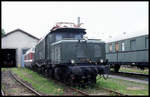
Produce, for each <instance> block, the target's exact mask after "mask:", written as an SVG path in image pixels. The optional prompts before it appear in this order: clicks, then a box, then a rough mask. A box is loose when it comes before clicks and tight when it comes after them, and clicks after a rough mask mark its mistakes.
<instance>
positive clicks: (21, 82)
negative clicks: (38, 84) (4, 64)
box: [9, 71, 41, 96]
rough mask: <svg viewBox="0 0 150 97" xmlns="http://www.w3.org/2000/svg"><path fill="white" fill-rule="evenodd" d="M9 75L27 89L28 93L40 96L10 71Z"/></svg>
mask: <svg viewBox="0 0 150 97" xmlns="http://www.w3.org/2000/svg"><path fill="white" fill-rule="evenodd" d="M9 72H10V74H11V75H12V77H13V78H14V79H15V80H16V81H17V82H19V83H20V84H22V85H23V86H24V87H26V88H27V89H29V90H30V91H32V93H34V94H36V95H37V96H41V94H40V93H38V92H37V91H35V90H34V89H33V88H31V87H30V86H28V85H26V84H25V83H24V82H23V81H21V80H20V79H18V78H17V77H16V76H15V75H14V74H13V73H12V72H11V71H9Z"/></svg>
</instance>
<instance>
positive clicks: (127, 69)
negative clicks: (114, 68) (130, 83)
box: [119, 67, 149, 74]
mask: <svg viewBox="0 0 150 97" xmlns="http://www.w3.org/2000/svg"><path fill="white" fill-rule="evenodd" d="M119 71H120V72H133V73H141V74H149V69H148V68H146V69H144V70H141V69H138V68H127V67H121V68H120V69H119Z"/></svg>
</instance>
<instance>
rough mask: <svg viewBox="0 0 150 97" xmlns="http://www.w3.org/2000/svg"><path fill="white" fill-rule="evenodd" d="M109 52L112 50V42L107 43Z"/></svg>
mask: <svg viewBox="0 0 150 97" xmlns="http://www.w3.org/2000/svg"><path fill="white" fill-rule="evenodd" d="M109 52H112V44H109Z"/></svg>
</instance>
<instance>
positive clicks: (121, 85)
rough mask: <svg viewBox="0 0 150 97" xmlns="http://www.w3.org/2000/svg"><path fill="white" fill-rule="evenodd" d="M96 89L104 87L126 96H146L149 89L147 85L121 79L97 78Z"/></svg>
mask: <svg viewBox="0 0 150 97" xmlns="http://www.w3.org/2000/svg"><path fill="white" fill-rule="evenodd" d="M96 85H97V86H98V87H104V88H108V89H112V90H115V91H118V92H120V93H122V94H126V95H148V91H149V87H148V85H147V84H143V83H136V82H131V81H127V80H122V79H115V78H108V79H107V80H105V79H103V78H100V76H97V83H96Z"/></svg>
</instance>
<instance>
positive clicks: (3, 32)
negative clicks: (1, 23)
mask: <svg viewBox="0 0 150 97" xmlns="http://www.w3.org/2000/svg"><path fill="white" fill-rule="evenodd" d="M1 35H2V37H3V36H4V35H5V30H4V29H2V31H1Z"/></svg>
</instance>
